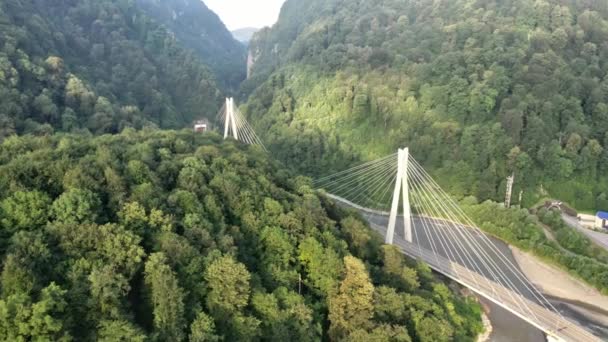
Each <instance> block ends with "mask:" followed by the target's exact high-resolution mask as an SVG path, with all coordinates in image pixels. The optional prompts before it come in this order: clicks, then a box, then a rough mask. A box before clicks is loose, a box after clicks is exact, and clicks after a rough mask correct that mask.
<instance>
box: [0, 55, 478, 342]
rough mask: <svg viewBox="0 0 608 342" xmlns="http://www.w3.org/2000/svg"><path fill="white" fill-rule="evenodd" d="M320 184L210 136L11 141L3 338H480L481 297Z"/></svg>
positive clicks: (3, 156)
mask: <svg viewBox="0 0 608 342" xmlns="http://www.w3.org/2000/svg"><path fill="white" fill-rule="evenodd" d="M56 62H57V61H54V63H56ZM309 184H310V180H308V179H304V178H302V177H295V176H294V175H293V174H292V173H290V172H289V171H286V170H284V169H283V167H282V166H280V164H278V162H276V161H273V160H272V159H270V158H269V157H268V156H267V155H266V154H263V153H259V150H258V149H257V148H255V147H248V146H243V145H240V144H238V143H235V142H233V141H225V142H222V140H221V137H219V136H217V135H215V134H213V133H211V134H207V135H199V134H193V133H192V132H191V131H189V130H184V131H180V132H172V131H154V130H144V131H139V132H136V131H133V130H126V131H125V132H123V133H121V134H118V135H104V136H98V137H91V136H90V135H77V134H68V135H63V134H56V135H53V136H43V137H37V136H33V135H27V136H23V137H12V138H9V139H6V140H5V141H4V142H2V143H0V203H1V204H2V206H1V208H2V213H1V215H2V216H1V218H2V221H1V222H2V232H3V234H4V236H3V240H2V242H3V248H2V249H1V250H0V258H1V261H2V273H1V274H0V336H3V337H4V336H8V339H9V340H11V341H13V340H15V341H19V340H66V341H67V340H69V339H71V340H78V341H81V340H84V341H89V340H101V341H144V340H145V341H147V340H159V341H161V340H162V341H164V340H170V341H186V340H190V341H220V340H224V341H251V340H254V341H255V340H280V341H289V340H293V341H319V340H322V339H324V338H328V337H329V336H334V335H335V336H338V335H340V336H347V335H348V337H349V339H351V340H353V341H363V340H366V339H368V338H369V339H378V340H393V341H410V340H415V339H422V338H421V337H418V336H423V335H424V336H427V335H428V336H429V339H430V338H431V337H434V336H437V334H439V333H441V334H447V333H450V334H451V336H454V337H458V339H459V340H463V341H472V340H473V339H474V338H475V336H476V335H477V334H478V332H479V329H478V326H479V325H480V318H479V315H475V312H478V310H479V306H478V305H477V304H476V303H474V302H471V301H468V300H467V299H464V298H462V297H461V296H460V295H456V294H454V293H452V292H450V291H449V290H448V289H447V287H445V286H443V287H442V286H438V284H439V283H438V280H437V279H435V277H434V276H433V275H432V273H431V272H430V270H428V269H425V268H424V267H423V266H422V265H420V266H416V267H414V265H413V264H412V263H411V262H410V261H407V260H406V259H405V257H404V256H403V255H401V254H400V253H398V252H396V251H392V252H393V253H392V254H391V253H389V252H387V251H385V248H383V247H381V246H382V243H381V240H380V238H379V237H378V236H377V235H376V234H375V233H373V232H372V231H371V230H370V229H369V228H368V227H367V226H366V224H365V223H364V221H362V220H361V219H360V218H359V217H358V216H357V215H356V214H355V213H351V212H346V211H344V210H342V209H340V208H339V207H336V206H335V205H334V204H332V203H331V201H329V200H328V199H326V198H324V197H319V195H317V194H316V193H314V192H313V191H312V190H311V189H310V186H309ZM5 224H8V225H5ZM364 263H365V264H364ZM372 284H374V285H372ZM380 289H384V290H382V291H381V290H380ZM385 297H386V298H387V299H390V302H387V300H385V299H384V298H385ZM395 298H396V300H395ZM412 298H415V300H413V299H412ZM391 306H396V308H397V310H396V311H395V312H393V311H390V310H389V309H390V307H391ZM406 307H407V308H410V307H411V308H415V309H416V310H417V311H415V312H418V311H419V312H420V317H419V319H418V318H416V317H418V316H414V315H413V314H412V312H413V311H410V310H408V309H406ZM389 311H390V312H389ZM415 318H416V319H418V321H416V320H415ZM425 319H426V320H425ZM414 322H416V323H414ZM428 322H430V323H433V324H434V323H437V324H439V326H440V328H441V329H438V331H432V332H429V331H426V330H425V329H426V325H425V324H427V323H428ZM24 327H25V328H24Z"/></svg>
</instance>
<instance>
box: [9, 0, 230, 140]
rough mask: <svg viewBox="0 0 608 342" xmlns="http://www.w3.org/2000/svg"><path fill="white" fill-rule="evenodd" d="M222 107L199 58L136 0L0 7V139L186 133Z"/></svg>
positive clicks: (21, 0) (18, 1) (20, 2)
mask: <svg viewBox="0 0 608 342" xmlns="http://www.w3.org/2000/svg"><path fill="white" fill-rule="evenodd" d="M220 102H221V101H220V93H219V90H218V89H217V87H216V82H215V80H214V77H213V75H212V73H211V72H210V71H209V69H208V68H207V67H206V66H205V65H203V63H202V62H201V60H200V58H199V57H197V56H195V55H194V54H193V53H191V52H189V51H187V50H185V49H184V48H182V47H181V46H180V45H179V44H178V43H177V41H176V39H175V38H174V37H173V35H172V34H171V33H170V32H169V31H167V30H166V29H165V28H163V27H162V26H160V25H159V24H158V23H156V22H155V21H153V20H152V19H150V18H149V17H147V16H145V15H144V14H143V12H142V11H141V10H140V9H139V8H138V7H137V6H136V5H135V4H134V2H133V1H129V0H115V1H111V0H94V1H93V0H82V1H59V2H48V1H34V0H3V1H1V2H0V123H1V124H0V139H2V137H4V136H7V135H10V134H12V133H14V132H17V133H28V132H33V133H47V132H50V131H52V129H55V130H63V131H71V130H74V129H79V128H86V129H89V130H90V131H91V132H94V133H112V132H117V131H120V130H121V129H122V128H124V127H128V126H132V127H136V128H139V127H142V126H147V125H157V126H159V127H183V126H184V125H186V124H187V125H189V124H190V123H191V121H192V120H193V119H194V118H195V117H199V116H209V117H211V116H215V114H216V111H217V109H218V108H217V106H218V103H220ZM45 124H46V125H45Z"/></svg>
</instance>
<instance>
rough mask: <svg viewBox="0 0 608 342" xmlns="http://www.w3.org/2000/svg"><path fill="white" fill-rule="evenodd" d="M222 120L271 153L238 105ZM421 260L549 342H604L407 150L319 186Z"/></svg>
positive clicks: (227, 130)
mask: <svg viewBox="0 0 608 342" xmlns="http://www.w3.org/2000/svg"><path fill="white" fill-rule="evenodd" d="M220 117H221V119H222V121H223V122H224V127H223V128H224V138H230V137H231V138H234V139H237V140H240V141H242V142H244V143H247V144H251V145H259V146H260V147H261V148H263V149H264V150H266V148H265V147H264V145H263V143H262V140H261V139H260V138H259V136H258V135H257V134H256V133H255V131H254V130H253V128H252V127H251V125H249V124H248V123H247V121H246V119H245V117H244V116H243V115H242V114H241V113H240V112H239V111H238V109H236V108H235V106H234V101H233V100H232V99H227V100H226V106H225V107H224V109H223V112H222V113H220ZM314 184H315V188H317V189H319V190H320V191H323V192H325V193H326V195H327V196H328V197H330V198H332V199H334V200H335V201H336V202H337V203H339V204H340V205H342V206H345V207H350V208H353V209H356V210H358V211H359V212H360V213H361V214H362V215H363V217H365V218H366V219H367V221H368V222H369V224H370V226H371V227H372V228H373V229H374V230H376V231H377V232H378V233H380V234H382V236H384V237H385V242H386V243H387V244H393V245H395V246H397V247H398V248H400V249H401V251H402V252H403V253H404V254H406V255H408V256H410V257H411V258H414V259H420V260H423V261H424V262H426V263H427V264H428V265H429V266H430V267H431V268H432V269H434V270H435V271H437V272H439V273H442V274H443V275H445V276H447V277H449V278H451V279H453V280H454V281H456V282H458V283H460V284H462V285H463V286H465V287H467V288H469V289H471V290H472V291H474V292H476V293H477V294H478V295H480V296H482V297H484V298H487V299H488V300H490V301H492V302H494V303H495V304H497V305H499V306H501V307H503V308H504V309H506V310H508V311H510V312H511V313H513V314H514V315H516V316H518V317H520V318H522V319H523V320H525V321H526V322H528V323H530V324H532V325H533V326H535V327H537V328H538V329H540V330H542V331H543V332H545V334H546V335H547V338H548V339H549V341H590V342H592V341H600V339H599V338H598V337H596V336H594V335H592V334H591V333H590V332H588V331H587V330H585V329H584V328H582V327H580V326H578V325H576V324H575V323H572V322H570V321H569V320H567V319H566V318H564V317H563V316H562V315H561V314H560V312H559V310H557V309H556V308H555V307H554V306H553V305H552V304H551V303H550V302H549V300H548V299H547V298H546V297H545V296H544V295H543V293H542V292H541V291H539V290H538V289H537V288H536V287H535V285H534V284H532V283H531V282H530V281H529V280H528V279H527V277H526V276H525V275H524V274H523V273H522V272H521V270H520V269H519V267H518V266H517V264H516V262H515V261H514V260H512V259H511V258H510V257H509V251H508V250H504V245H502V244H500V243H498V242H497V240H495V239H493V238H491V237H489V236H488V235H487V234H485V233H484V232H483V231H481V230H480V229H479V228H477V226H476V225H475V223H474V222H473V221H472V220H471V219H470V218H469V217H468V216H467V215H466V213H465V212H464V211H463V210H462V209H461V208H460V207H459V206H458V204H457V203H456V202H455V201H454V200H453V199H452V198H451V197H450V196H449V195H448V194H447V193H446V192H445V191H443V190H442V189H441V187H440V186H439V185H438V184H437V182H435V181H434V180H433V178H432V177H431V176H430V175H429V174H428V173H427V172H426V171H425V170H424V168H422V166H421V165H420V164H419V163H418V162H417V161H416V160H415V159H414V158H413V157H412V156H411V155H410V153H409V150H408V149H407V148H405V149H400V150H399V151H398V152H397V153H394V154H391V155H388V156H386V157H383V158H380V159H377V160H373V161H370V162H367V163H363V164H361V165H358V166H355V167H353V168H350V169H348V170H343V171H340V172H337V173H335V174H332V175H328V176H326V177H322V178H319V179H316V180H315V181H314Z"/></svg>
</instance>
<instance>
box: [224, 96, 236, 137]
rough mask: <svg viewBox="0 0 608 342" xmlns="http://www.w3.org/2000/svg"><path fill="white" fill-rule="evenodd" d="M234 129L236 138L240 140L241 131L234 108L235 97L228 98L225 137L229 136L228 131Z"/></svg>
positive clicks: (233, 134) (233, 132) (233, 133)
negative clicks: (237, 125)
mask: <svg viewBox="0 0 608 342" xmlns="http://www.w3.org/2000/svg"><path fill="white" fill-rule="evenodd" d="M230 131H232V136H233V137H234V139H235V140H239V132H238V128H237V127H236V118H235V110H234V98H232V97H230V98H226V122H224V139H226V138H228V133H229V132H230Z"/></svg>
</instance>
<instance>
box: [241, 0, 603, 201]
mask: <svg viewBox="0 0 608 342" xmlns="http://www.w3.org/2000/svg"><path fill="white" fill-rule="evenodd" d="M607 41H608V2H606V1H571V0H551V1H549V0H501V1H498V0H443V1H434V0H433V1H431V0H420V1H410V0H405V1H402V0H369V1H357V0H310V1H305V2H303V1H297V0H288V1H287V2H286V3H285V5H284V7H283V10H282V12H281V16H280V18H279V21H278V23H277V24H276V25H275V26H274V27H272V28H270V29H265V30H262V31H261V32H259V33H257V34H256V36H255V37H254V39H253V41H252V43H251V53H252V56H253V57H254V59H255V64H254V67H253V75H252V77H251V78H250V79H249V80H248V81H247V82H246V83H245V84H244V85H243V87H242V96H243V97H245V96H248V103H247V106H246V110H245V112H246V113H247V115H248V116H249V117H250V118H251V121H252V122H254V123H255V125H256V127H257V128H258V129H259V130H260V131H265V132H268V134H267V137H268V143H269V145H270V148H271V150H273V152H274V153H275V154H276V155H277V156H278V157H279V158H281V159H283V160H287V161H289V164H290V165H295V166H296V167H297V168H298V170H299V171H301V172H304V173H306V174H309V175H319V174H329V173H331V171H338V170H341V169H343V168H344V166H345V165H349V164H351V163H352V162H353V161H356V160H360V159H373V157H378V156H382V155H385V154H388V153H393V152H395V150H396V149H397V148H398V147H403V146H409V147H410V148H411V151H412V153H414V155H415V157H416V158H417V159H418V160H420V161H422V162H423V164H424V165H425V166H426V167H427V168H429V169H430V170H431V171H432V172H433V174H434V175H435V176H436V178H437V179H438V180H439V181H440V182H441V183H442V185H444V186H445V187H446V188H447V189H448V190H449V191H450V192H451V193H452V194H454V195H456V196H459V197H464V196H468V195H473V196H475V197H477V198H479V199H480V200H485V199H492V200H499V201H502V200H503V199H504V191H505V190H504V189H505V183H506V181H505V178H506V177H507V176H509V175H511V174H512V173H514V174H515V178H516V181H515V190H514V191H515V196H514V201H515V202H516V203H517V201H518V197H519V196H518V194H519V193H520V190H523V203H522V204H523V205H524V206H527V207H529V206H532V205H533V204H534V203H536V202H537V201H538V200H539V199H540V198H542V197H545V196H552V197H555V198H558V199H560V200H563V201H567V202H570V203H571V204H572V205H574V206H575V207H577V208H578V209H585V210H593V209H608V190H607V189H608V174H607V173H606V171H605V170H606V168H607V167H608V133H607V132H608V79H607V78H606V75H607V72H608V64H607V63H606V61H607V60H608V58H607V57H608V44H606V42H607Z"/></svg>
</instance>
